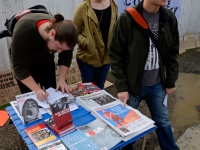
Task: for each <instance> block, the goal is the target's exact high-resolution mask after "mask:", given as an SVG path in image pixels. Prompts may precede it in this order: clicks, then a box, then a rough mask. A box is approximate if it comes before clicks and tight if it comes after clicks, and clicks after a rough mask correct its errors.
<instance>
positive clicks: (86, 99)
mask: <svg viewBox="0 0 200 150" xmlns="http://www.w3.org/2000/svg"><path fill="white" fill-rule="evenodd" d="M116 101H118V100H117V99H116V98H114V97H113V96H112V95H110V94H109V93H107V92H106V91H104V90H101V91H98V92H94V93H92V94H89V95H85V96H78V97H76V102H77V103H78V104H80V105H81V106H82V107H83V108H85V109H86V110H88V111H91V108H95V107H99V106H104V105H106V104H110V103H112V102H116Z"/></svg>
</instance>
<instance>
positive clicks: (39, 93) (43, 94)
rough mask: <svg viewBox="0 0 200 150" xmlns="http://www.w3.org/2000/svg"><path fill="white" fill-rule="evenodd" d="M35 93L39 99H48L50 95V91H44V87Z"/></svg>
mask: <svg viewBox="0 0 200 150" xmlns="http://www.w3.org/2000/svg"><path fill="white" fill-rule="evenodd" d="M35 94H36V97H37V99H39V100H40V101H43V100H45V99H47V97H48V96H49V93H48V92H46V91H44V90H43V89H38V90H36V91H35Z"/></svg>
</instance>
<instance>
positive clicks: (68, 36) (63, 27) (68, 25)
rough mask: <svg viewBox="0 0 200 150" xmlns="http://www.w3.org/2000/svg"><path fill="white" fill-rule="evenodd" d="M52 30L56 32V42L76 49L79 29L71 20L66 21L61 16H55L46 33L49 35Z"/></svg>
mask: <svg viewBox="0 0 200 150" xmlns="http://www.w3.org/2000/svg"><path fill="white" fill-rule="evenodd" d="M52 29H54V30H55V31H56V35H55V40H57V41H59V42H60V43H61V44H62V43H66V44H67V45H68V46H69V47H70V48H71V49H73V48H74V46H75V45H76V43H77V40H78V29H77V27H76V25H75V24H74V23H73V22H72V21H71V20H65V19H64V17H63V16H62V15H61V14H55V15H54V17H53V19H52V20H51V24H50V25H49V26H48V27H47V28H46V29H45V31H46V32H47V33H49V32H50V30H52Z"/></svg>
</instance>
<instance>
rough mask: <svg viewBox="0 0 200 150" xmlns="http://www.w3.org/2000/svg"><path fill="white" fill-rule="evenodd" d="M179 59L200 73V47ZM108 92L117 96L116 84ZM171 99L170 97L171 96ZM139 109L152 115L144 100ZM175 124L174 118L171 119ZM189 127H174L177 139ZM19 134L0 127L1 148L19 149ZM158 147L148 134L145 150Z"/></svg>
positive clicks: (184, 69)
mask: <svg viewBox="0 0 200 150" xmlns="http://www.w3.org/2000/svg"><path fill="white" fill-rule="evenodd" d="M178 61H179V63H180V67H179V71H180V72H185V73H196V74H200V63H199V62H200V49H196V50H190V51H187V52H186V53H184V54H182V55H180V56H179V58H178ZM107 80H108V81H110V82H112V83H114V79H113V76H112V75H111V74H109V75H108V77H107ZM105 90H106V91H107V92H108V93H110V94H112V95H113V96H115V97H117V92H116V88H115V86H114V85H113V86H110V87H108V88H106V89H105ZM169 99H170V97H169ZM174 104H175V100H173V99H172V100H171V101H170V103H169V104H168V107H169V113H172V110H173V107H174ZM139 110H140V111H141V112H142V113H143V114H144V115H146V116H148V117H151V116H150V114H149V111H148V108H147V106H146V104H145V102H142V103H141V104H140V106H139ZM171 123H172V126H173V120H171ZM186 128H187V127H183V128H181V129H180V128H178V129H176V128H175V129H174V132H173V133H174V138H175V139H177V138H178V137H179V136H180V135H181V134H182V133H183V132H184V131H185V130H186ZM17 141H18V135H17V131H16V129H15V126H14V125H13V124H12V122H9V121H8V122H7V124H6V125H5V126H4V127H0V150H18V149H19V147H18V144H17ZM141 146H142V139H139V140H138V141H137V142H136V143H135V144H134V145H133V149H134V150H140V149H141ZM156 147H158V141H157V137H156V134H155V131H153V132H152V133H150V134H148V135H147V142H146V146H145V150H155V148H156Z"/></svg>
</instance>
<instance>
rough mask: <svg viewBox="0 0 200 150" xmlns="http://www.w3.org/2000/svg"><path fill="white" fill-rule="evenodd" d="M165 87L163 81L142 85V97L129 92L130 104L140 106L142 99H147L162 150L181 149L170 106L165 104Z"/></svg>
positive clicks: (134, 106)
mask: <svg viewBox="0 0 200 150" xmlns="http://www.w3.org/2000/svg"><path fill="white" fill-rule="evenodd" d="M165 94H166V92H165V89H164V88H163V85H162V84H161V83H158V84H156V85H154V86H142V88H141V95H140V97H138V98H136V97H134V96H133V95H131V94H129V100H128V102H127V104H128V105H130V106H132V107H133V108H138V106H139V104H140V102H141V100H145V101H146V103H147V105H148V108H149V110H150V113H151V116H152V119H153V120H154V121H155V123H156V125H157V129H156V134H157V137H158V141H159V144H160V148H161V149H162V150H179V148H178V146H177V145H176V143H175V141H174V138H173V134H172V130H171V125H170V121H169V115H168V108H167V107H166V106H165V105H164V104H163V100H164V97H165Z"/></svg>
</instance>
